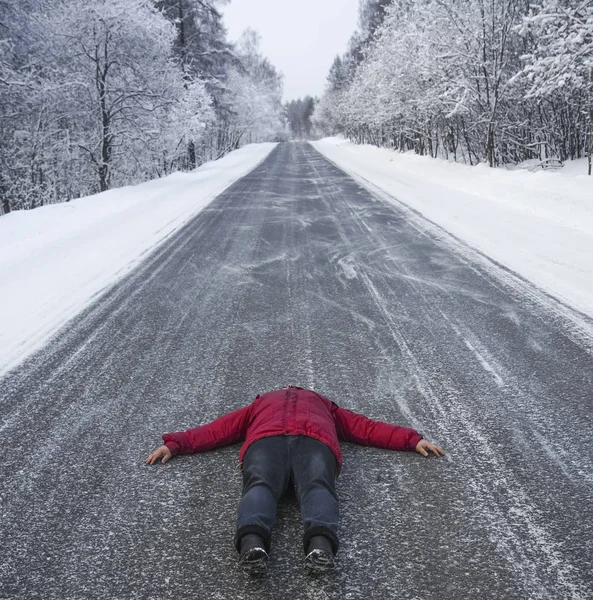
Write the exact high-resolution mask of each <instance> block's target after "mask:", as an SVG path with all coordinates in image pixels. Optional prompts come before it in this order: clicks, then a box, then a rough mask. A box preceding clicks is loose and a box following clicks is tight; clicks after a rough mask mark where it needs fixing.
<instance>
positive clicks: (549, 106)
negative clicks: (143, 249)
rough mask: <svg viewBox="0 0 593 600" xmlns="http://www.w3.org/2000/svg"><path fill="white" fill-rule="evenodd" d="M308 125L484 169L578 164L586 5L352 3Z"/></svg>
mask: <svg viewBox="0 0 593 600" xmlns="http://www.w3.org/2000/svg"><path fill="white" fill-rule="evenodd" d="M313 120H314V123H315V125H316V127H318V128H319V129H320V130H322V131H323V132H324V133H326V134H335V133H342V134H344V135H345V136H347V137H348V138H350V139H352V140H354V141H356V142H358V143H371V144H376V145H380V146H388V147H392V148H396V149H399V150H402V151H403V150H414V151H415V152H417V153H419V154H429V155H431V156H433V157H436V156H444V157H451V158H454V159H455V160H464V161H466V162H468V163H470V164H475V163H477V162H487V163H488V164H489V165H490V166H496V165H500V164H505V163H520V162H523V161H526V160H533V159H537V160H538V161H542V165H545V164H546V163H547V162H550V161H555V160H560V161H565V160H567V159H575V158H581V157H584V156H589V174H591V150H592V143H593V0H361V3H360V19H359V29H358V31H357V32H355V34H354V35H353V36H352V38H351V40H350V44H349V48H348V51H347V52H346V53H345V54H344V55H343V56H338V57H336V59H335V61H334V63H333V65H332V67H331V70H330V73H329V75H328V86H327V90H326V93H325V95H324V96H323V98H322V99H321V101H320V104H319V105H318V107H317V109H316V111H315V115H314V119H313Z"/></svg>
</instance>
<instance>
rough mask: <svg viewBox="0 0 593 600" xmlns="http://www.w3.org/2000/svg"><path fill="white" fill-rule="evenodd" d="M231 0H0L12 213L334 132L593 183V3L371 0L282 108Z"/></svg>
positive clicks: (0, 189) (6, 195) (274, 75)
mask: <svg viewBox="0 0 593 600" xmlns="http://www.w3.org/2000/svg"><path fill="white" fill-rule="evenodd" d="M228 1H229V0H158V1H157V0H93V1H91V0H19V1H18V2H14V1H13V0H0V214H2V213H6V212H9V211H12V210H18V209H28V208H35V207H37V206H42V205H45V204H51V203H55V202H63V201H68V200H70V199H73V198H78V197H80V196H85V195H89V194H93V193H96V192H100V191H105V190H108V189H110V188H113V187H120V186H123V185H132V184H135V183H139V182H141V181H145V180H147V179H152V178H156V177H161V176H164V175H167V174H170V173H172V172H175V171H187V170H190V169H193V168H195V167H196V166H199V165H200V164H202V163H203V162H206V161H209V160H212V159H216V158H220V157H222V156H223V155H224V154H226V153H228V152H230V151H232V150H234V149H236V148H238V147H240V146H242V145H243V144H247V143H251V142H261V141H282V140H287V139H294V140H304V139H311V138H319V137H322V136H326V135H336V134H342V135H344V136H345V137H346V138H348V139H350V140H352V141H354V142H356V143H369V144H375V145H377V146H385V147H389V148H392V149H395V150H400V151H410V150H411V151H414V152H416V153H418V154H426V155H430V156H433V157H437V156H438V157H443V158H446V159H450V160H455V161H463V162H466V163H468V164H472V165H473V164H478V163H482V162H483V163H486V164H488V165H490V166H492V167H495V166H500V165H507V164H520V163H523V162H524V161H531V162H532V163H533V162H534V161H535V164H538V165H540V166H541V167H544V168H545V167H554V166H558V165H561V164H562V163H563V162H564V161H566V160H569V159H576V158H582V157H584V156H588V157H589V174H591V152H592V146H593V143H592V140H593V0H360V4H359V23H358V27H357V29H356V31H354V32H353V34H352V36H351V38H350V41H349V44H348V47H347V49H346V51H345V52H344V53H342V54H338V55H337V56H336V58H335V60H334V62H333V64H332V65H331V68H330V69H329V72H328V76H327V87H326V90H325V93H324V94H323V96H322V97H321V98H313V97H311V96H306V97H305V98H303V99H295V100H291V101H290V102H287V103H285V104H283V103H282V93H283V91H282V75H281V73H279V72H278V71H277V69H276V68H275V67H274V66H273V65H272V64H271V63H270V61H269V60H268V59H267V58H266V57H265V56H263V55H262V54H261V52H260V49H259V41H258V35H257V33H256V32H254V31H253V30H251V29H247V30H246V31H245V33H244V34H243V36H242V37H241V38H240V39H239V40H238V41H237V42H236V43H230V42H229V41H228V40H227V34H226V31H225V27H224V24H223V16H222V12H221V8H222V6H223V5H224V4H227V3H228ZM312 18H314V17H312Z"/></svg>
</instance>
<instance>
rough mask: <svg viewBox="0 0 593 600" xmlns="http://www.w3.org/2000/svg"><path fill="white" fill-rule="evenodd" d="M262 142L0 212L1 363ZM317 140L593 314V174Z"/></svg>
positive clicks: (129, 261) (101, 283)
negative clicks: (136, 180)
mask: <svg viewBox="0 0 593 600" xmlns="http://www.w3.org/2000/svg"><path fill="white" fill-rule="evenodd" d="M274 146H275V144H253V145H250V146H246V147H244V148H241V149H240V150H237V151H236V152H233V153H231V154H229V155H227V156H226V157H224V158H223V159H221V160H218V161H215V162H211V163H207V164H205V165H202V166H201V167H200V168H199V169H197V170H195V171H194V172H192V173H176V174H174V175H171V176H169V177H165V178H163V179H159V180H155V181H150V182H147V183H143V184H141V185H137V186H131V187H126V188H120V189H115V190H110V191H108V192H104V193H102V194H96V195H94V196H88V197H86V198H80V199H78V200H74V201H72V202H68V203H63V204H56V205H52V206H45V207H42V208H38V209H35V210H31V211H19V212H14V213H10V214H8V215H4V216H3V217H1V218H0V289H1V290H2V293H1V294H0V314H1V315H2V320H1V325H0V374H1V373H4V372H6V371H7V370H8V369H10V368H12V367H14V366H15V365H16V364H18V363H19V362H20V361H22V360H23V359H24V358H25V357H26V356H27V355H28V354H30V353H31V352H32V351H33V350H35V349H36V348H39V347H40V346H41V345H43V343H45V342H46V341H47V339H48V338H49V337H50V336H51V335H52V334H53V333H55V332H56V330H57V329H58V328H59V327H60V326H61V325H63V324H64V323H65V322H66V321H67V320H68V319H70V318H72V317H73V316H74V315H76V314H77V313H78V312H80V310H82V309H83V308H84V307H85V306H87V305H88V304H89V303H90V302H91V301H92V300H93V299H94V298H95V297H96V296H97V295H98V294H100V293H101V292H102V291H104V290H105V289H106V288H107V287H108V286H110V285H111V284H113V283H114V282H115V281H117V279H118V278H120V277H123V276H124V275H126V274H127V273H129V272H130V271H131V270H132V269H133V268H134V267H135V266H136V265H137V264H138V263H139V262H140V261H141V260H142V259H143V258H144V256H145V255H146V254H147V252H149V251H151V250H152V249H153V248H154V247H155V246H156V245H158V244H159V243H161V242H162V241H164V240H165V239H166V238H167V237H168V236H170V235H171V233H173V232H174V231H175V230H177V229H178V228H179V227H181V226H182V225H183V224H184V223H185V222H186V221H187V220H188V219H190V218H191V217H192V216H194V215H195V214H197V213H198V212H199V211H200V210H202V209H203V208H204V207H205V206H206V205H207V204H208V203H209V202H210V201H211V200H213V199H214V198H215V197H216V196H217V195H218V194H219V193H220V192H221V191H222V190H224V189H225V188H226V187H228V186H229V185H230V184H231V183H233V182H234V181H236V180H237V179H238V178H240V177H242V176H243V175H246V174H247V173H248V172H249V171H251V170H252V169H253V168H254V167H255V166H256V165H257V164H258V163H260V162H261V161H262V160H263V159H264V158H265V157H266V156H267V155H268V154H269V152H270V151H271V150H272V148H273V147H274ZM314 146H315V147H316V148H317V149H318V150H319V151H320V152H322V153H323V154H324V155H325V156H327V157H328V158H329V159H330V160H332V161H333V162H334V163H336V164H337V165H338V166H339V167H341V168H342V169H344V170H345V171H347V172H349V173H351V174H352V175H353V176H355V177H358V178H363V179H365V180H368V181H369V182H371V183H372V184H373V185H375V186H377V187H378V188H381V189H383V190H385V191H386V192H387V193H388V194H390V195H392V196H394V197H396V198H397V199H398V200H400V201H401V202H404V203H406V204H407V205H409V206H410V207H411V208H413V209H415V210H417V211H419V212H420V213H422V214H423V215H425V216H426V217H427V218H429V219H430V220H432V221H434V222H435V223H437V224H439V225H440V226H442V227H443V228H445V229H446V230H448V231H450V232H451V233H453V234H454V235H456V236H457V237H459V238H461V239H463V240H465V241H466V242H468V243H469V244H471V245H472V246H474V247H476V248H478V249H480V250H481V251H483V252H484V253H485V254H487V255H488V256H490V257H492V258H493V259H495V260H496V261H498V262H500V263H502V264H504V265H506V266H508V267H509V268H510V269H512V270H513V271H515V272H517V273H519V274H520V275H522V276H523V277H525V278H526V279H529V280H530V281H532V282H533V283H535V284H536V285H537V286H539V287H540V288H542V289H544V290H546V291H547V292H549V293H550V294H551V295H553V296H555V297H557V298H558V299H560V300H561V301H562V302H564V303H566V304H568V305H570V306H572V307H574V308H576V309H577V310H579V311H581V312H583V313H586V314H588V315H590V316H593V178H589V177H588V176H587V175H586V168H585V164H584V162H583V161H576V162H575V163H572V164H569V165H566V166H565V167H564V168H563V169H562V170H560V171H557V172H536V173H531V172H528V171H522V170H516V171H508V170H505V169H490V168H488V167H486V166H477V167H469V166H467V165H462V164H456V163H451V162H447V161H444V160H436V159H430V158H427V157H421V156H416V155H414V154H411V153H408V154H399V153H395V152H391V151H389V150H386V149H380V148H376V147H374V146H357V145H354V144H351V143H349V142H347V141H345V140H343V139H340V138H327V139H324V140H321V141H319V142H315V143H314Z"/></svg>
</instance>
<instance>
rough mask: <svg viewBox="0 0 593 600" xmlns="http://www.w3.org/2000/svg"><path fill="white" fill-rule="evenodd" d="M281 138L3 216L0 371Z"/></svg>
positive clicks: (134, 263) (246, 170)
mask: <svg viewBox="0 0 593 600" xmlns="http://www.w3.org/2000/svg"><path fill="white" fill-rule="evenodd" d="M275 146H276V144H272V143H270V144H251V145H249V146H244V147H243V148H241V149H239V150H236V151H235V152H231V153H230V154H228V155H227V156H225V157H224V158H222V159H220V160H217V161H212V162H209V163H206V164H204V165H202V166H201V167H199V168H198V169H196V170H194V171H192V172H191V173H174V174H173V175H170V176H168V177H163V178H162V179H156V180H153V181H148V182H146V183H142V184H140V185H136V186H129V187H124V188H118V189H113V190H109V191H107V192H103V193H101V194H95V195H93V196H87V197H85V198H78V199H77V200H72V201H71V202H67V203H62V204H54V205H51V206H43V207H40V208H36V209H34V210H29V211H16V212H12V213H9V214H7V215H4V216H2V217H0V289H1V290H2V293H1V294H0V314H1V315H2V320H1V324H0V375H1V374H3V373H5V372H6V371H8V370H9V369H11V368H13V367H14V366H16V365H17V364H18V363H19V362H21V361H22V360H23V359H24V358H26V357H27V356H28V355H29V354H30V353H31V352H33V351H34V350H36V349H37V348H39V347H40V346H42V345H43V344H44V343H45V342H46V341H47V340H48V338H49V337H50V336H51V335H53V334H54V333H55V332H56V330H57V329H58V328H59V327H60V326H62V325H63V324H64V323H65V322H66V321H68V320H69V319H70V318H72V317H73V316H75V315H76V314H77V313H78V312H80V311H81V310H82V309H83V308H85V307H86V306H87V305H88V304H89V303H90V302H91V301H92V300H93V299H94V298H95V297H96V296H97V295H98V294H99V293H101V292H102V291H104V290H105V289H106V288H107V287H109V286H110V285H112V284H113V283H114V282H115V281H117V280H118V279H119V278H121V277H123V276H125V275H126V274H128V273H129V272H130V271H131V270H132V269H133V268H134V267H135V266H137V264H138V263H139V262H140V261H141V260H142V259H143V258H144V257H145V255H146V254H147V252H149V251H150V250H152V249H153V248H154V247H155V246H157V245H158V244H160V243H161V242H163V241H164V240H165V239H166V238H168V237H169V236H170V235H171V233H173V232H174V231H175V230H177V229H179V228H180V227H181V226H182V225H183V224H184V223H186V222H187V221H188V220H189V219H191V218H192V217H193V216H195V215H196V214H197V213H198V212H200V211H201V210H202V209H203V208H204V207H205V206H206V205H207V204H209V203H210V202H211V201H212V200H213V199H214V198H215V197H216V196H218V195H219V194H220V193H221V192H222V191H223V190H224V189H226V188H227V187H228V186H229V185H231V184H232V183H234V182H235V181H236V180H237V179H240V178H241V177H243V176H244V175H246V174H247V173H249V172H250V171H251V170H252V169H253V168H255V167H256V166H257V165H258V164H259V163H260V162H261V161H262V160H264V159H265V158H266V157H267V156H268V154H269V153H270V152H271V151H272V149H273V148H274V147H275Z"/></svg>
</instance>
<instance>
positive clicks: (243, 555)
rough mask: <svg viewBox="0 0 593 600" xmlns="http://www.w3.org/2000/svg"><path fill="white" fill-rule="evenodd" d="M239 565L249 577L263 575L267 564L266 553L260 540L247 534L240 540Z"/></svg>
mask: <svg viewBox="0 0 593 600" xmlns="http://www.w3.org/2000/svg"><path fill="white" fill-rule="evenodd" d="M239 564H240V565H241V567H242V568H243V570H244V571H245V572H246V573H248V574H249V575H254V576H257V575H263V574H264V573H265V572H266V567H267V564H268V553H267V552H266V549H265V544H264V541H263V540H262V538H261V537H260V536H259V535H256V534H255V533H248V534H246V535H244V536H243V537H242V538H241V551H240V553H239Z"/></svg>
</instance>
